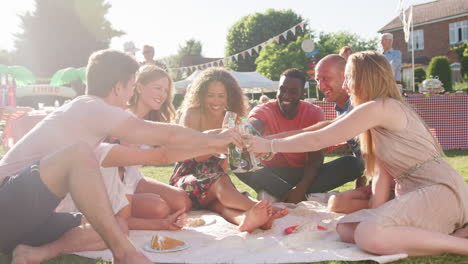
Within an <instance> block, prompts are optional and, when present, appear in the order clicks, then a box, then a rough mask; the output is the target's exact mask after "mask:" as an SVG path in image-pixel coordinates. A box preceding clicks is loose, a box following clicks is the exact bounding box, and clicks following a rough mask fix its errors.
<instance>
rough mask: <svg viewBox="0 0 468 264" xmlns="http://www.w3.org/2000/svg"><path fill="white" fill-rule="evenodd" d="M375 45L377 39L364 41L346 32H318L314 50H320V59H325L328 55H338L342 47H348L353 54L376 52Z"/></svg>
mask: <svg viewBox="0 0 468 264" xmlns="http://www.w3.org/2000/svg"><path fill="white" fill-rule="evenodd" d="M377 45H378V40H377V38H373V39H370V40H365V39H363V38H361V37H360V36H359V35H357V34H353V33H350V32H346V31H341V32H337V33H325V32H320V34H319V36H318V41H317V43H316V44H315V48H317V49H319V50H320V57H325V56H327V55H329V54H338V53H339V51H340V49H341V47H343V46H349V47H351V49H352V50H353V52H357V51H363V50H377Z"/></svg>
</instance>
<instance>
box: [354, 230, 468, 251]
mask: <svg viewBox="0 0 468 264" xmlns="http://www.w3.org/2000/svg"><path fill="white" fill-rule="evenodd" d="M354 239H355V241H356V244H357V245H358V246H359V247H360V248H362V249H364V250H366V251H369V252H371V253H374V254H379V255H384V254H396V253H406V254H408V255H410V256H428V255H437V254H441V253H452V254H460V255H468V239H465V238H459V237H455V236H451V235H446V234H442V233H438V232H432V231H428V230H424V229H420V228H416V227H410V226H387V227H383V226H380V225H378V224H374V223H366V222H362V223H360V224H359V225H358V226H357V228H356V231H355V234H354Z"/></svg>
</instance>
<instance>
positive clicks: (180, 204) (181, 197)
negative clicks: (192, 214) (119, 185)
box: [135, 177, 192, 212]
mask: <svg viewBox="0 0 468 264" xmlns="http://www.w3.org/2000/svg"><path fill="white" fill-rule="evenodd" d="M137 193H155V194H157V195H159V196H161V198H162V199H163V200H164V201H166V202H167V204H168V205H169V207H170V208H171V210H172V212H176V211H179V210H180V209H184V210H185V211H188V210H190V208H191V207H192V201H191V200H190V198H189V197H188V195H187V193H186V192H185V191H184V190H181V189H179V188H176V187H174V186H170V185H168V184H164V183H161V182H159V181H156V180H154V179H151V178H147V177H144V178H143V179H142V180H140V181H139V182H138V185H137V187H136V190H135V194H137Z"/></svg>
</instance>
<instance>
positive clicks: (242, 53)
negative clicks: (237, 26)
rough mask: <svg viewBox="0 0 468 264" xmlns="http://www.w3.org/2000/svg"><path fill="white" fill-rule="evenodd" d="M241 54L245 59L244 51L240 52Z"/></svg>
mask: <svg viewBox="0 0 468 264" xmlns="http://www.w3.org/2000/svg"><path fill="white" fill-rule="evenodd" d="M240 54H241V55H242V58H243V59H245V51H243V52H241V53H240Z"/></svg>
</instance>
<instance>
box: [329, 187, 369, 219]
mask: <svg viewBox="0 0 468 264" xmlns="http://www.w3.org/2000/svg"><path fill="white" fill-rule="evenodd" d="M363 188H365V189H364V190H363ZM363 188H359V189H356V190H349V191H346V192H342V193H339V194H335V195H332V196H330V199H329V200H328V210H330V211H332V212H336V213H344V214H350V213H352V212H356V211H359V210H361V209H367V208H369V199H370V196H371V194H370V192H367V190H366V189H367V188H370V187H363Z"/></svg>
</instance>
